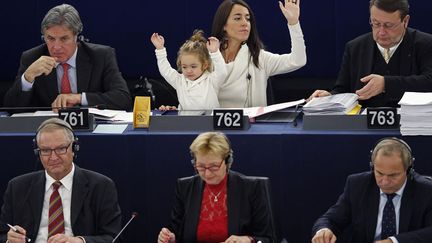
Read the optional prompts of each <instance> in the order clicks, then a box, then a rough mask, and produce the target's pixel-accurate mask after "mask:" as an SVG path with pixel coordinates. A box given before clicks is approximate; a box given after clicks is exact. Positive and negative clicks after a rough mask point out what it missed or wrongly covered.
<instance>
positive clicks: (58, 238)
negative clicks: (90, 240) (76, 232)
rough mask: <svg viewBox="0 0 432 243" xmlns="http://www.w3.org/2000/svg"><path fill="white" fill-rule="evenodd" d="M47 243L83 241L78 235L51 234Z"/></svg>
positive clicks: (78, 242) (79, 242)
mask: <svg viewBox="0 0 432 243" xmlns="http://www.w3.org/2000/svg"><path fill="white" fill-rule="evenodd" d="M47 243H83V240H82V239H81V238H79V237H72V236H67V235H65V234H56V235H53V236H51V237H50V238H49V239H48V241H47Z"/></svg>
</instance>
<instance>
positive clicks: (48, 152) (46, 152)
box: [37, 143, 72, 156]
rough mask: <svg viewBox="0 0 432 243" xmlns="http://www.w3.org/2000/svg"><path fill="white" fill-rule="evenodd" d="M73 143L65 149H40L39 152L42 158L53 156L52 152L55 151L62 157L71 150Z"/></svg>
mask: <svg viewBox="0 0 432 243" xmlns="http://www.w3.org/2000/svg"><path fill="white" fill-rule="evenodd" d="M71 144H72V143H69V144H68V145H67V146H64V147H59V148H55V149H41V148H38V149H37V151H38V152H39V154H40V155H42V156H51V154H52V152H53V151H54V152H55V153H56V154H57V155H62V154H65V153H66V152H67V150H68V148H69V146H70V145H71Z"/></svg>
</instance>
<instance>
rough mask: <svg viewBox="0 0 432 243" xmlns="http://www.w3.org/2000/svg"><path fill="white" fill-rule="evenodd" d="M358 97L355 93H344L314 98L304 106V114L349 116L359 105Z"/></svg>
mask: <svg viewBox="0 0 432 243" xmlns="http://www.w3.org/2000/svg"><path fill="white" fill-rule="evenodd" d="M357 99H358V96H357V95H356V94H354V93H342V94H335V95H330V96H325V97H316V98H312V100H310V101H309V102H308V103H306V105H304V106H303V113H304V114H307V115H315V114H326V115H327V114H329V115H335V114H336V115H337V114H348V113H349V112H350V111H351V110H352V109H354V108H355V107H356V106H357V104H358V101H357Z"/></svg>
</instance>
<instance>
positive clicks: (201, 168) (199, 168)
mask: <svg viewBox="0 0 432 243" xmlns="http://www.w3.org/2000/svg"><path fill="white" fill-rule="evenodd" d="M223 162H224V161H223V160H222V161H221V162H220V164H219V165H211V166H208V167H207V166H202V165H194V168H195V169H196V170H197V171H198V172H205V170H209V171H210V172H216V171H218V170H219V169H220V167H221V166H222V164H223Z"/></svg>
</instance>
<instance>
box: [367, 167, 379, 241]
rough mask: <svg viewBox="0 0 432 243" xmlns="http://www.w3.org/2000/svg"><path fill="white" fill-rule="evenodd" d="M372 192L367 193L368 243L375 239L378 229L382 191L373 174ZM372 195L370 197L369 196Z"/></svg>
mask: <svg viewBox="0 0 432 243" xmlns="http://www.w3.org/2000/svg"><path fill="white" fill-rule="evenodd" d="M371 177H372V178H371V183H370V186H369V187H370V190H368V191H367V192H366V198H367V209H366V211H365V215H364V217H366V222H367V223H366V239H367V242H372V241H373V239H374V238H375V231H376V227H377V217H378V210H379V201H380V191H379V188H378V186H377V184H376V182H375V179H374V176H373V174H371ZM368 194H370V195H368Z"/></svg>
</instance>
